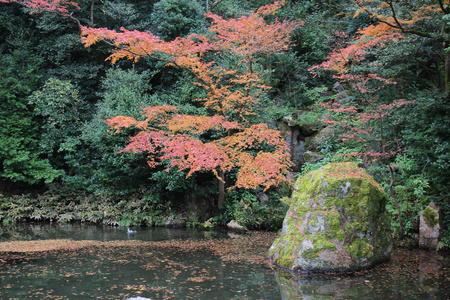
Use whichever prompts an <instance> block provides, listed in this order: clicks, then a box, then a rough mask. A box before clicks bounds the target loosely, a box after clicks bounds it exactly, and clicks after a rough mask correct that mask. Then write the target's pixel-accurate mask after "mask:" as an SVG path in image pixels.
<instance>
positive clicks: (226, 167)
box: [82, 2, 300, 207]
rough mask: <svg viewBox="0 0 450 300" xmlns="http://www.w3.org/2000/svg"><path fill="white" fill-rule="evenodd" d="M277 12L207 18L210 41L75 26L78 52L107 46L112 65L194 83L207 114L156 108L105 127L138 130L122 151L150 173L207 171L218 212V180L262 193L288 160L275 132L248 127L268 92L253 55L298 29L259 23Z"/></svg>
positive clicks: (276, 48) (281, 43)
mask: <svg viewBox="0 0 450 300" xmlns="http://www.w3.org/2000/svg"><path fill="white" fill-rule="evenodd" d="M281 5H282V3H279V2H275V3H274V4H271V5H267V6H264V7H262V8H260V9H259V10H258V11H256V12H253V13H251V14H250V15H249V16H244V17H241V18H239V19H230V20H224V19H223V18H221V17H219V16H217V15H214V14H211V13H208V14H207V15H206V16H207V17H208V18H210V19H212V26H211V28H210V30H209V31H210V33H212V34H213V36H212V37H211V38H208V37H207V36H206V35H198V34H192V35H190V36H188V37H186V38H182V37H179V38H177V39H175V40H173V41H170V42H165V41H163V40H161V39H159V38H158V37H157V36H155V35H153V34H152V33H150V32H140V31H128V30H126V29H125V28H122V29H121V30H122V31H121V32H117V31H113V30H108V29H105V28H88V27H82V41H83V43H84V44H85V46H86V47H88V46H90V45H92V44H94V43H97V42H99V41H104V42H106V43H109V44H110V45H113V46H114V47H115V50H114V53H113V54H112V55H111V56H110V57H109V59H110V60H111V61H112V62H113V63H115V62H116V61H117V60H119V59H123V58H126V59H131V60H133V61H137V60H138V59H140V58H142V57H151V58H154V59H157V60H160V61H164V62H166V63H167V65H169V66H175V67H178V68H180V69H183V70H187V71H189V72H190V73H192V74H193V75H194V77H195V82H194V84H196V85H199V86H201V87H202V88H204V89H205V91H206V97H205V98H203V99H198V101H200V102H201V103H202V104H203V106H204V108H205V112H208V115H199V116H192V115H184V114H179V113H178V112H177V111H178V110H177V108H176V107H172V106H166V105H162V106H155V107H147V108H145V109H144V113H143V120H136V119H134V118H132V117H127V116H117V117H113V118H110V119H108V120H106V122H107V123H108V124H109V125H110V126H111V127H112V128H113V129H115V130H118V131H120V130H122V129H123V128H128V127H135V128H138V129H139V130H140V132H139V133H138V134H137V135H136V136H133V137H132V138H131V139H130V141H129V144H128V146H126V147H125V148H124V149H123V150H122V151H124V152H145V153H147V154H148V162H149V166H150V167H155V166H156V165H158V164H159V163H160V162H161V161H164V160H167V161H170V167H171V168H176V169H177V170H180V171H181V170H189V172H188V174H187V176H190V175H192V174H193V173H195V172H197V171H211V172H212V173H213V174H214V175H215V176H216V177H217V178H218V180H219V201H218V206H219V207H221V206H222V204H223V201H224V183H225V173H226V172H230V171H231V170H233V169H235V170H236V172H237V179H236V182H234V183H233V184H232V186H231V187H239V188H249V189H250V188H256V187H258V186H262V187H264V189H268V188H269V187H271V186H276V185H278V184H280V183H281V182H283V181H286V180H287V179H286V173H287V172H288V168H289V166H290V154H289V151H288V148H287V145H286V143H285V141H284V139H283V138H282V136H281V134H280V132H279V131H277V130H274V129H270V128H269V127H268V126H267V125H266V124H252V123H251V122H250V121H249V120H248V117H249V116H251V115H253V114H255V112H254V108H255V106H256V105H257V103H258V101H259V97H260V95H261V93H263V92H265V91H267V90H268V89H269V87H268V86H267V85H265V84H264V82H263V81H262V79H261V75H260V74H259V73H258V72H255V70H254V68H253V65H254V63H255V61H257V59H258V55H267V54H274V53H278V52H281V51H284V50H286V49H287V48H288V47H289V35H290V33H291V32H292V30H293V29H294V28H295V27H297V26H299V25H300V22H291V21H284V22H280V21H278V20H276V21H274V22H273V23H267V22H266V21H265V20H264V16H266V15H270V14H274V13H275V12H276V10H277V9H278V8H279V7H280V6H281ZM207 53H212V54H214V55H233V56H236V57H238V60H239V65H238V66H235V67H234V68H228V69H227V68H224V67H222V66H220V65H219V64H217V63H216V62H215V61H213V60H207V59H205V57H206V56H207V55H206V54H207ZM211 132H214V133H215V134H214V135H211V134H210V133H211ZM206 135H207V136H208V138H205V136H206ZM211 136H215V137H216V138H211Z"/></svg>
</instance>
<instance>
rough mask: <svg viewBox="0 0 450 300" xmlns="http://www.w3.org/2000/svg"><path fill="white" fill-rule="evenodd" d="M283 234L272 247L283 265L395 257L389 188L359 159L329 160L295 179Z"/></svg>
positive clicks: (359, 265) (347, 266) (362, 263)
mask: <svg viewBox="0 0 450 300" xmlns="http://www.w3.org/2000/svg"><path fill="white" fill-rule="evenodd" d="M286 202H289V204H290V208H289V210H288V212H287V214H286V217H285V219H284V222H283V229H282V231H281V233H280V236H279V237H278V238H277V240H275V242H274V243H273V245H272V247H271V248H270V249H269V257H270V258H271V259H272V260H273V262H274V263H275V264H277V265H279V266H282V267H285V268H288V269H291V270H299V271H311V272H316V271H317V272H320V271H348V270H359V269H364V268H368V267H370V266H372V265H373V264H374V263H376V262H380V261H384V260H387V259H389V256H390V252H391V249H392V241H391V235H390V220H389V216H388V213H387V211H386V210H385V205H386V197H385V193H384V190H383V189H382V188H381V187H380V185H379V184H378V183H377V182H375V181H374V179H373V178H372V177H371V176H370V175H369V174H367V172H365V171H364V170H363V169H360V168H358V167H357V166H356V164H354V163H336V164H328V165H326V166H324V167H322V168H320V169H319V170H316V171H313V172H310V173H308V174H306V175H304V176H303V177H301V178H299V179H298V180H297V182H296V183H295V187H294V192H293V194H292V197H291V199H290V200H289V201H286Z"/></svg>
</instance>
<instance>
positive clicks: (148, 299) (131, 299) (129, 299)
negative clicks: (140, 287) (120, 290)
mask: <svg viewBox="0 0 450 300" xmlns="http://www.w3.org/2000/svg"><path fill="white" fill-rule="evenodd" d="M126 300H152V299H151V298H144V297H133V298H128V299H126Z"/></svg>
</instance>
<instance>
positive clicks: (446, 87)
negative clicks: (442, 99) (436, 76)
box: [444, 42, 450, 93]
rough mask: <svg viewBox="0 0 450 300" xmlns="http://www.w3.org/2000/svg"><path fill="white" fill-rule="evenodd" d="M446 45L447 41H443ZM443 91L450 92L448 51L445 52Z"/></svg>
mask: <svg viewBox="0 0 450 300" xmlns="http://www.w3.org/2000/svg"><path fill="white" fill-rule="evenodd" d="M445 44H446V45H447V47H448V44H449V43H448V42H446V43H445ZM444 80H445V81H444V87H445V93H448V92H450V87H449V80H450V53H446V54H445V79H444Z"/></svg>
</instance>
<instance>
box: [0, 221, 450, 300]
mask: <svg viewBox="0 0 450 300" xmlns="http://www.w3.org/2000/svg"><path fill="white" fill-rule="evenodd" d="M223 238H228V235H227V233H225V232H218V231H198V230H188V229H168V228H137V229H136V233H132V234H128V233H127V229H126V228H118V227H108V226H93V225H81V224H67V225H58V224H18V225H11V226H8V227H0V241H12V240H39V239H41V240H47V239H73V240H98V241H119V240H142V241H153V242H157V241H165V240H173V239H177V240H179V241H180V243H183V241H185V242H189V241H196V240H205V239H206V240H211V239H212V240H215V239H223ZM249 246H250V247H251V245H249ZM130 297H145V298H149V299H450V259H449V257H448V255H447V254H445V253H444V254H442V253H441V254H438V253H435V252H428V251H419V250H414V251H411V250H399V249H397V250H395V251H394V253H393V257H392V260H391V262H389V263H385V264H382V265H379V266H377V267H376V268H374V269H373V270H370V271H364V272H360V273H357V274H341V275H295V276H292V275H291V274H284V273H283V272H278V270H273V269H271V268H270V267H269V266H268V265H265V264H250V263H246V262H231V261H224V260H222V259H220V257H217V256H215V255H214V254H212V253H211V252H208V251H205V250H198V251H191V252H188V253H186V252H182V251H176V250H174V249H170V248H163V249H157V250H156V251H155V250H154V249H152V250H149V249H148V248H147V247H115V248H110V247H105V248H104V249H102V248H95V250H93V249H90V248H87V249H83V250H79V251H77V252H67V253H64V252H62V253H60V252H59V253H54V254H50V255H47V256H46V257H45V258H36V259H31V260H16V261H8V262H6V263H3V264H0V299H127V298H130Z"/></svg>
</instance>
